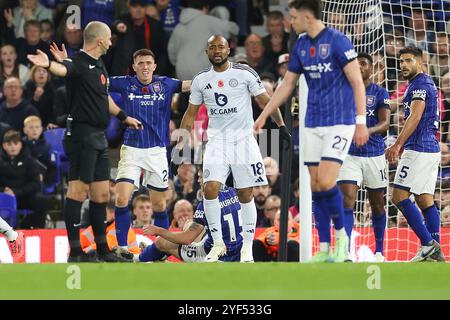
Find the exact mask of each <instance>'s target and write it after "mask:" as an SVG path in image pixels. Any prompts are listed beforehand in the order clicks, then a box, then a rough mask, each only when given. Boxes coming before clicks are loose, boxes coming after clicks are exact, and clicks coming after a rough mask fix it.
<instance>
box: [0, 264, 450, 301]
mask: <svg viewBox="0 0 450 320" xmlns="http://www.w3.org/2000/svg"><path fill="white" fill-rule="evenodd" d="M70 266H73V265H71V264H70V265H69V264H20V265H5V264H4V265H0V299H1V300H3V299H158V300H185V299H191V300H192V299H193V300H196V299H201V300H227V299H238V300H239V299H261V300H266V299H267V300H277V299H288V300H290V299H450V264H448V263H421V264H420V263H419V264H412V263H385V264H359V263H358V264H357V263H355V264H351V263H345V264H299V263H255V264H239V263H219V264H182V263H153V264H104V263H103V264H79V265H78V266H79V272H78V271H77V270H75V272H74V271H73V270H72V269H68V268H69V267H70ZM71 268H73V267H71ZM75 268H76V267H75ZM78 284H79V285H80V289H69V288H74V287H75V288H76V287H77V285H78Z"/></svg>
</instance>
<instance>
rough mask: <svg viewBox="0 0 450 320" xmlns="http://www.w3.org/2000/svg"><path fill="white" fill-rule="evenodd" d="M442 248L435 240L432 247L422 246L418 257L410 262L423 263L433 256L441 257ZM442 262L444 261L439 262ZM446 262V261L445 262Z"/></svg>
mask: <svg viewBox="0 0 450 320" xmlns="http://www.w3.org/2000/svg"><path fill="white" fill-rule="evenodd" d="M440 251H441V247H440V245H439V243H437V241H436V240H433V241H432V242H431V244H430V245H428V246H422V247H420V249H419V252H417V254H416V256H415V257H414V258H412V259H411V260H410V262H422V261H427V260H428V259H429V258H430V257H431V256H436V255H439V253H440ZM437 261H442V260H437ZM444 261H445V260H444Z"/></svg>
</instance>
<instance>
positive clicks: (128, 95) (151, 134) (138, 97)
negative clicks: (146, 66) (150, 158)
mask: <svg viewBox="0 0 450 320" xmlns="http://www.w3.org/2000/svg"><path fill="white" fill-rule="evenodd" d="M181 83H182V82H181V81H180V80H177V79H173V78H169V77H158V76H153V79H152V82H151V83H150V84H148V85H144V84H142V83H141V82H140V81H139V80H138V79H137V78H136V76H134V77H131V76H120V77H110V78H109V91H112V92H118V93H120V95H121V96H122V101H123V106H124V108H125V111H126V113H127V114H128V115H129V116H130V117H133V118H135V119H137V120H139V121H141V123H142V125H143V126H144V129H143V130H136V129H131V128H127V129H126V130H125V135H124V144H125V145H127V146H130V147H135V148H152V147H165V146H167V145H169V140H170V139H169V121H170V113H171V110H172V96H173V94H174V93H175V92H180V91H181Z"/></svg>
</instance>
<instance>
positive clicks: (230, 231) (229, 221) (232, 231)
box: [194, 188, 242, 261]
mask: <svg viewBox="0 0 450 320" xmlns="http://www.w3.org/2000/svg"><path fill="white" fill-rule="evenodd" d="M219 202H220V214H221V224H222V237H223V242H224V243H225V245H226V247H227V254H226V255H225V256H222V257H220V259H219V260H221V261H234V260H236V261H239V259H240V255H238V254H239V253H240V250H241V246H242V225H241V222H240V217H239V214H240V212H239V211H240V210H241V204H240V203H239V199H238V197H237V194H236V190H234V189H233V188H225V189H224V190H221V191H220V192H219ZM194 221H195V222H196V223H198V224H201V225H203V226H205V228H206V234H207V237H208V239H206V241H205V248H206V249H207V250H206V252H209V249H211V248H212V246H213V241H212V237H211V232H210V231H209V225H208V221H207V220H206V216H205V211H204V208H203V201H201V202H199V204H198V206H197V210H195V213H194Z"/></svg>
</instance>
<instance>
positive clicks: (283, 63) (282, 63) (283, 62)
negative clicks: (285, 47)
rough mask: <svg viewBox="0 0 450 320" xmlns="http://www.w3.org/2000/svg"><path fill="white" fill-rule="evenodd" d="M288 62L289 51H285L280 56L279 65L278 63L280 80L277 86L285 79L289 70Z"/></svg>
mask: <svg viewBox="0 0 450 320" xmlns="http://www.w3.org/2000/svg"><path fill="white" fill-rule="evenodd" d="M288 63H289V53H283V54H282V55H280V56H279V57H278V65H277V75H278V80H277V85H276V86H277V87H278V86H279V85H280V83H281V82H282V81H283V78H284V75H285V74H286V72H287V70H288Z"/></svg>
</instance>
